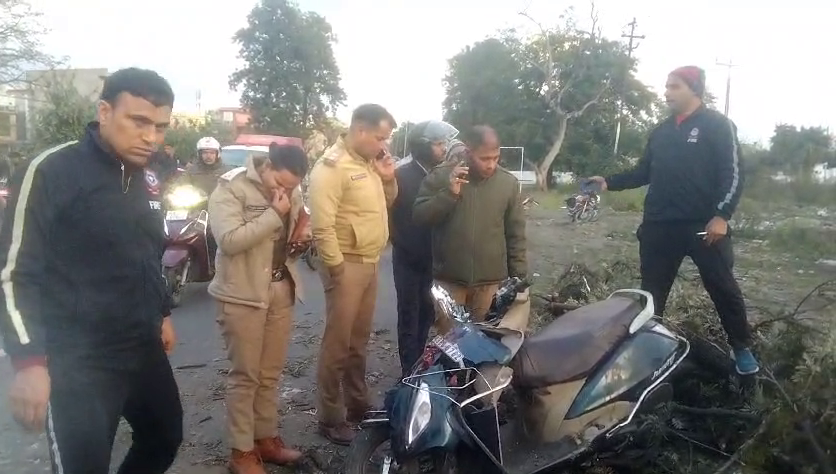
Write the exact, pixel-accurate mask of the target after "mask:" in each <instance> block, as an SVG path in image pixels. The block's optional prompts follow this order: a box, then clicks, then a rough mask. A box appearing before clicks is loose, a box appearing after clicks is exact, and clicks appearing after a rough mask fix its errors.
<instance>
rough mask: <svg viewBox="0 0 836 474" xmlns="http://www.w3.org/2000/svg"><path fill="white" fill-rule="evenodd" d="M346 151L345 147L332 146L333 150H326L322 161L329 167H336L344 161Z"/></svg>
mask: <svg viewBox="0 0 836 474" xmlns="http://www.w3.org/2000/svg"><path fill="white" fill-rule="evenodd" d="M345 153H346V151H345V150H344V149H343V147H341V146H339V144H337V145H334V146H332V147H331V148H329V149H327V150H325V154H324V155H322V158H320V161H322V162H323V163H325V164H326V165H328V166H334V165H336V164H337V162H338V161H340V160H341V159H342V157H343V156H344V155H345Z"/></svg>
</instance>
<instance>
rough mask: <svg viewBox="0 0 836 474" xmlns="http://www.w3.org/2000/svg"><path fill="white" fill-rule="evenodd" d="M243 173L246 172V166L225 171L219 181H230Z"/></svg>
mask: <svg viewBox="0 0 836 474" xmlns="http://www.w3.org/2000/svg"><path fill="white" fill-rule="evenodd" d="M244 171H247V167H246V166H239V167H238V168H235V169H231V170H229V171H227V172H226V173H224V174H222V175H221V179H222V180H224V181H232V178H234V177H236V176H238V175H239V174H241V173H243V172H244Z"/></svg>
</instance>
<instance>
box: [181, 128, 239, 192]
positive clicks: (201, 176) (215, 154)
mask: <svg viewBox="0 0 836 474" xmlns="http://www.w3.org/2000/svg"><path fill="white" fill-rule="evenodd" d="M231 169H232V167H231V166H227V165H225V164H224V163H223V161H221V144H220V143H219V142H218V140H216V139H215V138H213V137H203V138H201V139H200V140H198V141H197V159H196V160H193V161H192V162H191V163H189V164H188V165H187V166H186V172H185V173H183V175H181V176H180V178H178V179H177V184H178V185H182V184H191V185H192V186H195V187H196V188H198V189H200V190H201V191H203V192H204V193H206V195H207V196H208V195H210V194H212V191H214V190H215V187H216V186H217V185H218V178H220V177H221V175H222V174H224V173H226V172H227V171H229V170H231Z"/></svg>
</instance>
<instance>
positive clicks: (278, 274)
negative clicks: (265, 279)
mask: <svg viewBox="0 0 836 474" xmlns="http://www.w3.org/2000/svg"><path fill="white" fill-rule="evenodd" d="M287 276H288V271H287V267H286V266H281V267H279V268H277V269H275V270H273V274H272V280H271V281H274V282H275V281H282V280H284V279H285V278H287Z"/></svg>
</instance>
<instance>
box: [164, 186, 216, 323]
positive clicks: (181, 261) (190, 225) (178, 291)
mask: <svg viewBox="0 0 836 474" xmlns="http://www.w3.org/2000/svg"><path fill="white" fill-rule="evenodd" d="M165 201H166V206H167V207H166V213H165V234H166V237H167V242H166V248H165V251H164V253H163V262H162V264H163V276H164V277H165V281H166V287H167V290H168V293H169V295H170V296H171V301H172V305H173V306H174V307H177V306H179V305H180V301H181V299H182V295H183V289H184V288H185V287H186V285H187V284H188V283H191V282H198V283H199V282H206V281H210V280H211V279H212V277H213V276H214V266H213V265H212V261H211V258H212V256H211V255H210V252H209V247H208V234H207V229H208V226H209V213H208V211H207V210H206V203H207V201H208V196H206V193H204V192H203V191H201V190H200V189H198V188H196V187H194V186H192V185H190V184H187V185H181V186H177V187H175V188H173V189H171V190H170V191H169V192H168V193H167V194H166V196H165Z"/></svg>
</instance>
